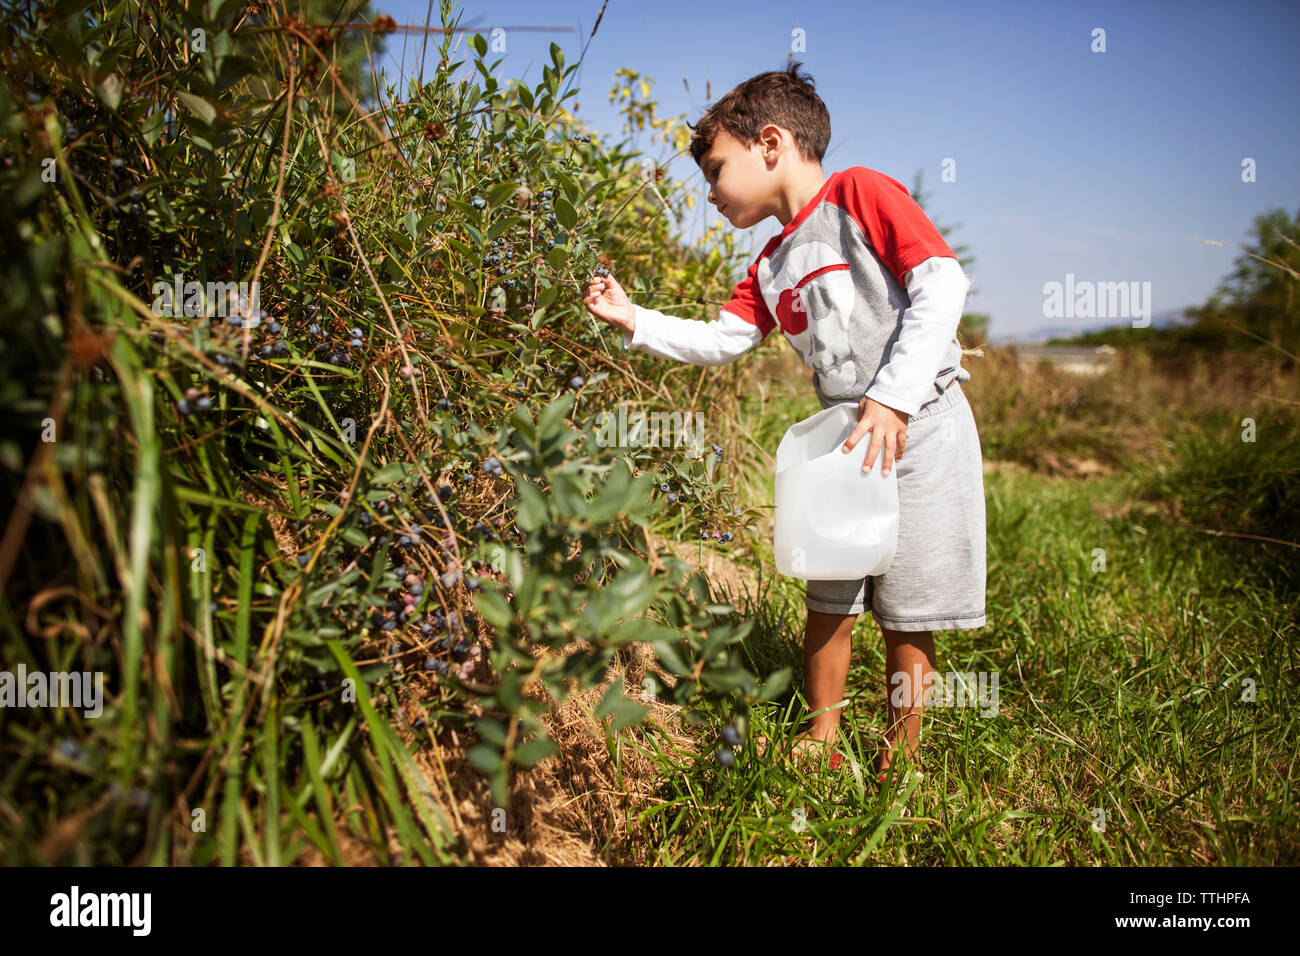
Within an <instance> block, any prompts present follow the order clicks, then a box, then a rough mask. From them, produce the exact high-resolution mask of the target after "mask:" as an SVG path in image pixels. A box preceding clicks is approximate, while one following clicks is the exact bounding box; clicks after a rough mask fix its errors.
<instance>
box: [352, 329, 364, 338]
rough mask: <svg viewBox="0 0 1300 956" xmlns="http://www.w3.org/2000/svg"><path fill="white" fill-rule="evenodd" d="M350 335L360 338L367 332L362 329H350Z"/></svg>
mask: <svg viewBox="0 0 1300 956" xmlns="http://www.w3.org/2000/svg"><path fill="white" fill-rule="evenodd" d="M348 335H350V336H352V338H354V339H359V338H361V337H362V336H363V335H365V333H364V332H362V331H361V330H360V329H348Z"/></svg>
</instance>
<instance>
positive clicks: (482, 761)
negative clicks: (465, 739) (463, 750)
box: [466, 744, 501, 773]
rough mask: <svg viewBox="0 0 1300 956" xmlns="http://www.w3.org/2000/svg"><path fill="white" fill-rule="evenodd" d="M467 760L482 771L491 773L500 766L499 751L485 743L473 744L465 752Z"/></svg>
mask: <svg viewBox="0 0 1300 956" xmlns="http://www.w3.org/2000/svg"><path fill="white" fill-rule="evenodd" d="M466 756H467V757H469V762H470V763H472V764H473V765H474V766H476V767H478V768H479V769H480V770H482V771H483V772H484V773H492V771H494V770H496V769H497V768H498V767H500V766H501V752H500V751H498V750H497V749H496V748H495V747H491V746H488V745H487V744H475V745H474V746H473V747H470V748H469V752H468V753H467V754H466Z"/></svg>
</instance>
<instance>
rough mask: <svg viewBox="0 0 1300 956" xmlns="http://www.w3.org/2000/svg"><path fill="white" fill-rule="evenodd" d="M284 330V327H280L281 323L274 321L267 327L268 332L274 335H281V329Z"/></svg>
mask: <svg viewBox="0 0 1300 956" xmlns="http://www.w3.org/2000/svg"><path fill="white" fill-rule="evenodd" d="M282 328H283V326H282V325H280V323H279V322H276V321H275V320H272V321H271V322H269V323H268V324H267V326H266V331H268V332H270V333H271V334H272V335H279V334H280V329H282Z"/></svg>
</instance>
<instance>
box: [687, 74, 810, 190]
mask: <svg viewBox="0 0 1300 956" xmlns="http://www.w3.org/2000/svg"><path fill="white" fill-rule="evenodd" d="M800 65H801V64H799V63H798V62H793V63H791V64H790V65H789V66H788V67H786V68H785V69H784V70H772V71H771V72H768V73H760V74H758V75H757V76H753V77H750V78H749V79H748V80H746V81H745V82H744V83H741V84H740V85H739V86H737V87H736V88H735V89H734V90H732V91H731V92H730V93H728V94H727V95H726V96H724V97H723V98H722V99H720V100H718V102H716V103H714V104H713V105H712V106H710V107H709V108H708V109H707V110H706V111H705V113H704V115H703V116H702V117H700V121H699V123H697V124H696V125H694V126H692V125H691V124H689V123H687V124H686V125H687V127H688V128H689V129H691V130H692V135H691V158H692V159H694V160H695V162H696V164H697V165H698V164H699V162H700V160H702V159H703V158H704V154H705V153H707V152H708V151H709V149H710V147H712V146H713V141H714V140H715V139H716V138H717V135H718V131H719V130H723V129H725V130H726V131H727V132H728V133H730V134H731V135H732V136H734V137H736V139H738V140H740V142H741V143H743V144H745V145H746V146H749V145H752V144H754V143H757V142H759V138H758V133H759V131H760V130H761V129H762V128H763V127H764V126H766V125H767V124H768V123H775V124H776V125H777V126H780V127H782V128H783V129H787V130H789V131H790V134H791V135H792V136H793V137H794V141H795V144H796V145H797V146H798V147H799V153H800V154H801V155H802V156H803V158H804V159H807V160H809V161H815V162H818V163H820V162H821V161H822V157H824V156H825V155H826V147H827V145H828V144H829V143H830V140H831V114H830V112H829V111H828V110H827V109H826V104H825V103H823V102H822V98H821V97H820V96H818V95H817V93H816V92H815V90H814V84H813V79H812V77H811V76H809V75H808V74H807V73H804V74H802V75H801V74H800V73H799V67H800Z"/></svg>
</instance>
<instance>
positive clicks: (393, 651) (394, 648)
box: [388, 644, 402, 657]
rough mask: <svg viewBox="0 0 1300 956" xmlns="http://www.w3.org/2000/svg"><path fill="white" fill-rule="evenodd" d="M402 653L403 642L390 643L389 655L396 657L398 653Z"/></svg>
mask: <svg viewBox="0 0 1300 956" xmlns="http://www.w3.org/2000/svg"><path fill="white" fill-rule="evenodd" d="M400 653H402V645H401V644H389V645H388V656H389V657H396V656H397V655H398V654H400Z"/></svg>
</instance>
